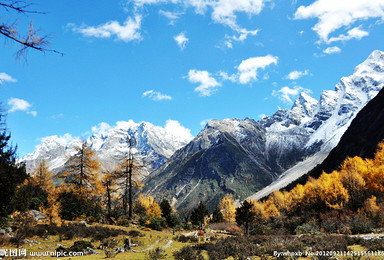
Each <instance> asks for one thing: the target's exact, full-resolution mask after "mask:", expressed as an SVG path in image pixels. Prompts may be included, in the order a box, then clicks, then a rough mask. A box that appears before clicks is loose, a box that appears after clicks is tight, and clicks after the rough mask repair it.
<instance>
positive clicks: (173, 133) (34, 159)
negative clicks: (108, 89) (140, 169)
mask: <svg viewBox="0 0 384 260" xmlns="http://www.w3.org/2000/svg"><path fill="white" fill-rule="evenodd" d="M93 132H94V133H93V134H92V136H90V137H89V138H88V139H87V140H86V141H87V143H88V144H89V145H90V147H91V149H93V150H94V151H95V155H96V157H97V158H98V159H99V160H100V162H101V163H102V165H103V167H104V168H110V167H113V165H114V164H115V163H116V156H118V155H119V154H121V153H124V152H125V151H127V150H128V142H127V141H128V140H129V139H130V138H131V139H132V140H134V143H135V148H134V153H135V154H136V155H138V156H140V157H143V158H145V161H146V162H145V163H146V166H148V170H151V169H152V170H153V169H157V168H158V167H159V166H160V165H162V164H163V163H164V162H165V161H166V160H167V159H168V158H169V157H170V156H171V155H172V154H173V153H174V152H175V151H176V150H177V149H179V148H181V147H183V146H184V145H186V144H187V143H188V142H189V141H190V140H191V139H192V138H193V137H192V135H191V134H190V132H189V130H188V129H185V128H184V127H182V126H181V125H180V124H179V123H178V122H177V121H173V120H168V121H167V124H166V126H165V127H159V126H154V125H153V124H151V123H148V122H141V123H135V122H133V121H132V120H130V121H127V122H125V121H119V122H117V123H116V126H114V127H111V126H109V125H107V124H106V123H101V124H100V125H99V126H98V127H94V129H93ZM80 141H81V139H80V138H73V137H72V136H71V135H70V134H66V135H64V136H56V135H54V136H49V137H45V138H42V143H41V144H40V145H38V146H37V147H36V150H35V151H34V152H33V153H30V154H28V155H27V156H25V157H24V158H23V159H22V161H23V162H25V163H26V166H27V170H28V171H33V170H34V169H35V168H36V166H37V164H38V163H39V162H40V161H41V160H42V159H45V160H46V161H47V163H48V166H49V168H50V170H52V171H54V172H56V173H58V172H60V171H61V170H62V167H63V166H64V163H65V162H66V161H67V160H68V158H69V157H70V156H71V155H72V154H73V153H74V149H73V147H74V146H76V145H78V144H79V143H80Z"/></svg>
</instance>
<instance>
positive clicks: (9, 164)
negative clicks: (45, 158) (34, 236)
mask: <svg viewBox="0 0 384 260" xmlns="http://www.w3.org/2000/svg"><path fill="white" fill-rule="evenodd" d="M10 138H11V136H10V134H8V133H7V129H6V127H5V116H4V114H3V113H2V112H1V111H0V226H1V225H3V224H4V222H5V221H4V220H5V219H6V217H7V216H8V215H9V214H11V213H12V212H13V209H14V205H12V203H11V201H12V198H13V196H14V195H15V193H16V190H17V187H18V185H20V184H22V183H23V182H24V180H25V179H26V178H27V173H26V171H25V166H24V165H23V164H18V163H17V162H16V148H14V147H12V146H11V145H9V140H10Z"/></svg>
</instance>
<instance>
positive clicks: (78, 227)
mask: <svg viewBox="0 0 384 260" xmlns="http://www.w3.org/2000/svg"><path fill="white" fill-rule="evenodd" d="M54 235H59V236H60V237H61V239H73V238H74V237H78V238H92V239H95V240H100V241H101V240H104V239H107V238H109V237H117V236H119V235H127V232H126V231H124V230H121V229H115V228H109V227H104V226H98V225H96V226H87V225H86V224H82V223H74V222H70V223H68V224H63V225H61V226H57V225H41V224H40V225H36V226H34V227H30V228H29V229H28V232H27V233H26V234H25V236H26V237H32V236H39V237H47V236H54Z"/></svg>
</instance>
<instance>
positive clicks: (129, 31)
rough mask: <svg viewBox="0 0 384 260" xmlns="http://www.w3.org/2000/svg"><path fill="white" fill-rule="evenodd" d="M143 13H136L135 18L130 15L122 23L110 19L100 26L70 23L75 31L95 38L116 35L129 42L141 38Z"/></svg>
mask: <svg viewBox="0 0 384 260" xmlns="http://www.w3.org/2000/svg"><path fill="white" fill-rule="evenodd" d="M141 19H142V17H141V15H135V17H134V19H132V18H131V17H128V18H127V20H126V21H125V22H124V23H123V25H120V23H119V22H117V21H109V22H107V23H105V24H102V25H99V26H87V25H81V26H80V27H77V26H75V25H74V24H68V26H69V27H71V28H72V30H73V31H74V32H78V33H81V34H82V35H84V36H86V37H95V38H111V37H113V36H115V37H116V38H117V39H119V40H122V41H125V42H129V41H134V40H141V39H142V37H141V34H140V29H141Z"/></svg>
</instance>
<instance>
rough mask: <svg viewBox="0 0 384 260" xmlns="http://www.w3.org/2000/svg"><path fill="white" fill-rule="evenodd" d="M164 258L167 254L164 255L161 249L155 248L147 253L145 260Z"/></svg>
mask: <svg viewBox="0 0 384 260" xmlns="http://www.w3.org/2000/svg"><path fill="white" fill-rule="evenodd" d="M166 257H167V254H165V251H164V249H162V248H161V247H157V248H156V249H154V250H151V251H149V252H148V255H147V258H148V259H150V260H157V259H164V258H166Z"/></svg>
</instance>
